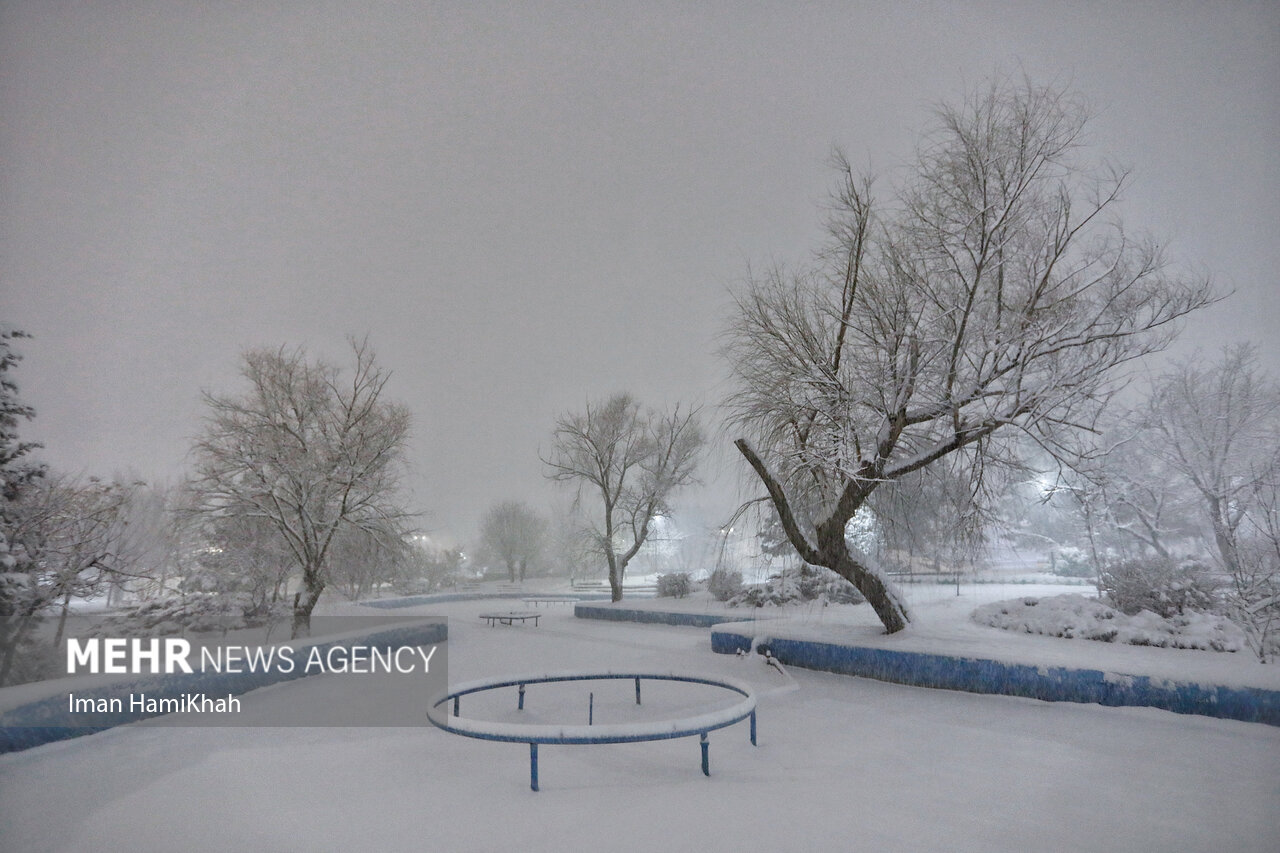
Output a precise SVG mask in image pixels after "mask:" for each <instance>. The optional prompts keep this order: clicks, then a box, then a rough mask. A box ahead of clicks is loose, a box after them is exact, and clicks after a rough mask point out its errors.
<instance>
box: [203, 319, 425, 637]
mask: <svg viewBox="0 0 1280 853" xmlns="http://www.w3.org/2000/svg"><path fill="white" fill-rule="evenodd" d="M351 347H352V354H353V361H354V363H353V365H352V368H351V370H350V371H349V372H348V373H346V374H344V373H343V372H342V371H341V370H339V369H338V368H336V367H334V366H331V365H329V364H326V363H324V362H320V361H317V362H311V361H308V360H307V357H306V354H305V352H304V351H303V350H301V349H296V350H287V349H284V348H281V349H279V350H253V351H250V352H247V353H245V355H244V365H243V367H242V374H243V375H244V377H245V379H247V380H248V382H249V386H250V388H249V391H248V392H247V393H246V394H244V395H242V396H230V395H216V394H212V393H206V394H205V403H206V405H207V406H208V407H209V415H208V419H207V422H206V426H205V430H204V434H203V435H202V436H201V437H200V438H199V439H198V441H197V442H196V444H195V448H194V453H195V456H196V459H197V462H198V469H197V475H196V478H195V480H194V482H193V486H194V489H195V491H196V493H197V495H198V497H199V504H198V506H199V509H200V510H201V511H202V512H204V513H206V514H208V515H211V516H236V515H242V516H248V517H251V518H260V519H264V520H265V521H267V522H268V523H270V525H271V526H272V527H273V528H274V530H275V532H276V534H277V535H278V536H279V537H280V538H281V540H282V541H283V542H284V544H285V546H286V547H287V548H288V549H289V552H290V553H291V554H292V555H293V558H294V560H295V561H296V565H297V567H298V570H299V571H300V573H301V579H302V589H301V590H299V591H298V592H297V593H295V595H294V600H293V636H295V637H297V636H299V635H302V634H305V633H306V632H308V631H309V630H310V626H311V611H312V610H313V609H314V608H315V605H316V602H317V601H318V600H319V598H320V594H321V592H323V591H324V588H325V585H326V584H327V583H328V580H329V578H328V560H329V555H330V549H331V548H332V547H333V544H334V541H335V539H336V537H337V536H338V534H339V533H340V532H342V531H344V530H347V529H353V528H354V529H359V530H363V531H365V532H367V533H370V534H373V535H376V536H382V537H387V538H388V539H395V540H398V539H400V537H401V529H402V526H403V523H404V522H405V520H406V519H407V517H408V514H407V513H406V512H405V511H404V510H403V509H402V508H401V507H400V505H399V504H398V503H397V499H396V498H397V491H398V486H399V477H400V474H401V470H402V467H403V464H404V449H405V441H406V438H407V436H408V432H409V412H408V410H407V409H406V408H405V407H404V406H401V405H399V404H396V403H392V402H388V401H387V400H386V399H384V397H383V392H384V390H385V388H386V384H387V380H388V378H389V376H390V374H388V373H387V372H386V371H384V370H383V369H382V368H381V367H379V366H378V364H377V362H376V360H375V358H374V353H373V350H372V349H371V348H370V347H369V345H368V341H367V340H365V341H357V340H354V339H353V340H352V341H351Z"/></svg>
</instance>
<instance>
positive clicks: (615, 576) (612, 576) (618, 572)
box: [605, 548, 622, 601]
mask: <svg viewBox="0 0 1280 853" xmlns="http://www.w3.org/2000/svg"><path fill="white" fill-rule="evenodd" d="M605 556H606V557H607V558H608V560H609V596H610V600H611V601H621V600H622V569H621V568H620V567H619V566H618V555H617V554H615V553H613V549H612V548H609V549H608V550H607V551H606V552H605Z"/></svg>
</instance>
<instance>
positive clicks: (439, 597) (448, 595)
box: [360, 592, 723, 621]
mask: <svg viewBox="0 0 1280 853" xmlns="http://www.w3.org/2000/svg"><path fill="white" fill-rule="evenodd" d="M553 596H554V597H555V598H576V599H578V600H579V601H608V600H609V593H607V592H564V593H560V592H557V593H548V594H547V595H540V594H539V593H536V592H432V593H427V594H426V595H406V596H404V597H403V598H383V599H375V600H372V601H362V602H360V603H361V604H362V605H364V606H365V607H377V608H379V609H380V610H394V609H396V608H400V607H420V606H421V605H424V604H445V603H447V602H450V601H481V600H483V599H488V598H548V597H553ZM721 621H723V620H721Z"/></svg>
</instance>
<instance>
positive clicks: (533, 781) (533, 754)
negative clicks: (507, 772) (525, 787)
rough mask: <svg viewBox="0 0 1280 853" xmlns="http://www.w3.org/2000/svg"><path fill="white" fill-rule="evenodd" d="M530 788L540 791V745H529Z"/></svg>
mask: <svg viewBox="0 0 1280 853" xmlns="http://www.w3.org/2000/svg"><path fill="white" fill-rule="evenodd" d="M529 787H530V788H531V789H533V790H534V791H536V790H538V745H537V744H536V743H531V744H529Z"/></svg>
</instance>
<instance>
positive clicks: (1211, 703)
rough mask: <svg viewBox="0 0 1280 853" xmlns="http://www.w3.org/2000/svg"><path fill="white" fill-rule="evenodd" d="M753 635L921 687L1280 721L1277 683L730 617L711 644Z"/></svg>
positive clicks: (789, 650) (814, 663)
mask: <svg viewBox="0 0 1280 853" xmlns="http://www.w3.org/2000/svg"><path fill="white" fill-rule="evenodd" d="M753 641H755V643H756V645H757V646H760V645H768V646H769V648H770V650H771V651H772V653H773V655H774V657H776V658H777V659H778V660H779V661H781V662H782V663H783V664H786V665H788V666H799V667H804V668H807V669H819V670H825V671H827V672H836V673H841V674H844V675H860V676H863V677H866V678H875V679H878V680H880V681H891V682H894V683H897V684H908V685H912V686H915V687H940V688H944V689H947V690H964V691H967V692H970V693H995V694H1003V695H1006V696H1023V697H1026V698H1030V699H1043V700H1046V701H1050V702H1096V703H1098V704H1100V705H1111V706H1120V705H1136V706H1143V707H1152V708H1162V709H1164V710H1166V711H1173V712H1175V713H1179V714H1201V715H1204V716H1209V717H1220V718H1223V719H1230V720H1244V721H1245V722H1257V723H1266V724H1268V725H1272V726H1280V691H1275V690H1264V689H1262V688H1256V687H1225V686H1219V685H1209V684H1198V683H1195V682H1185V681H1169V680H1165V679H1159V678H1151V677H1149V676H1144V675H1123V674H1117V673H1111V672H1103V671H1101V670H1094V669H1068V668H1065V667H1037V666H1028V665H1026V664H1015V663H1006V662H1002V661H994V660H983V659H979V658H963V657H951V656H948V655H938V654H926V653H924V652H906V651H896V650H890V649H877V648H868V647H861V646H847V645H839V644H835V643H823V642H817V641H813V640H789V639H784V638H769V637H757V636H755V632H746V631H743V630H741V629H735V628H734V627H733V626H732V625H721V626H719V627H717V628H716V629H713V630H712V632H711V649H712V651H714V652H718V653H720V654H736V653H737V652H738V651H739V650H741V651H744V652H745V651H750V650H751V648H752V643H753Z"/></svg>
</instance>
